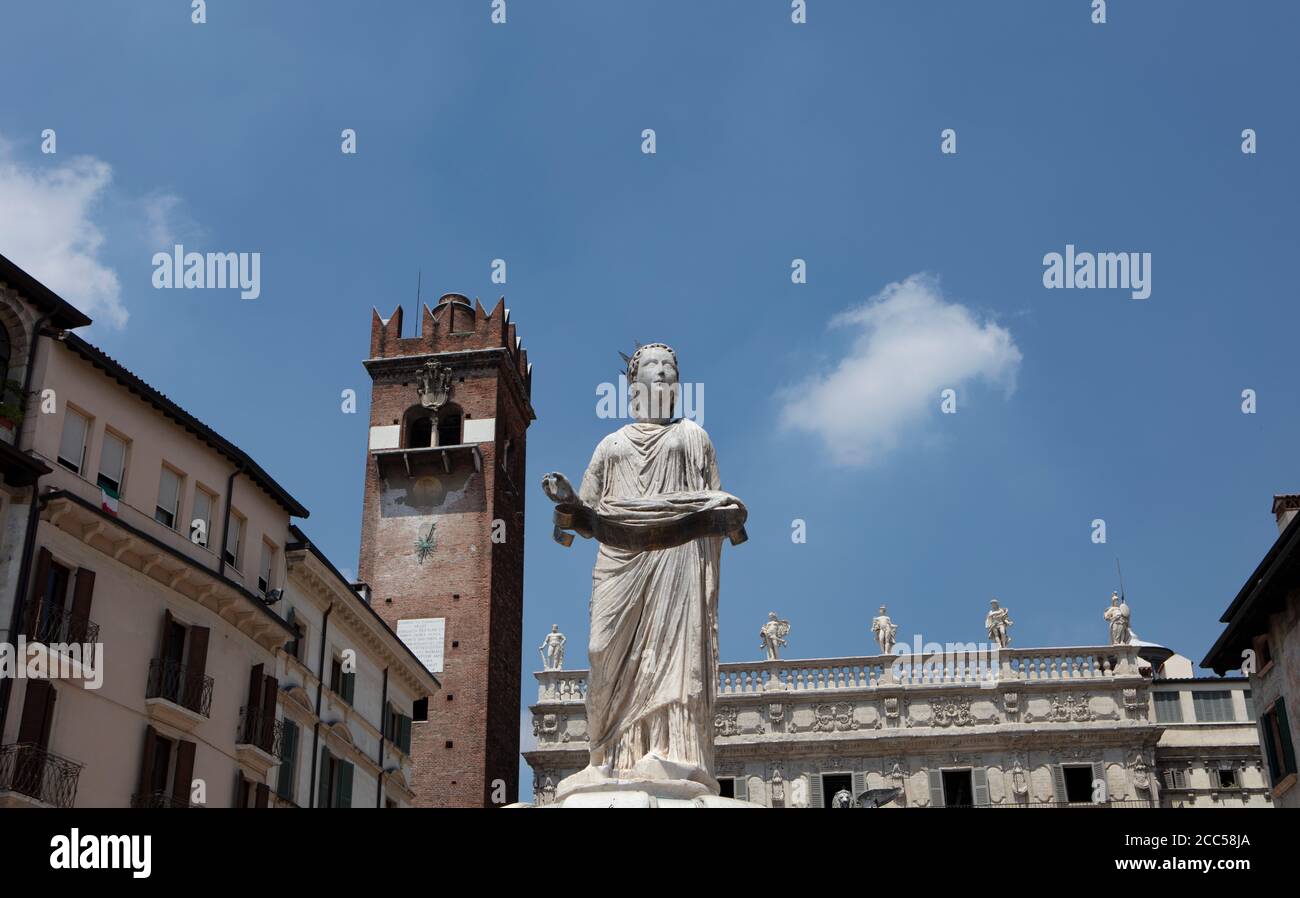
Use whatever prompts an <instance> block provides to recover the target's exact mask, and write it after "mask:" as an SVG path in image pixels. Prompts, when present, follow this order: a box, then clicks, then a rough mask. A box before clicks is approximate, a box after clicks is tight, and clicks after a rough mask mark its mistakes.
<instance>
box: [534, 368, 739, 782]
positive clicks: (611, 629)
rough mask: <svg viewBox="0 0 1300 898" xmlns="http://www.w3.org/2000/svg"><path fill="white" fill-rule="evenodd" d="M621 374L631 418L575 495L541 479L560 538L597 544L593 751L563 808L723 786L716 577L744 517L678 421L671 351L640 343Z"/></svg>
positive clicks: (703, 445) (704, 448) (598, 454)
mask: <svg viewBox="0 0 1300 898" xmlns="http://www.w3.org/2000/svg"><path fill="white" fill-rule="evenodd" d="M626 376H627V380H628V385H629V390H630V391H632V392H633V393H634V396H635V398H636V400H637V401H635V402H633V403H632V405H631V411H632V415H633V417H634V420H633V421H632V422H631V423H629V424H626V425H624V426H623V427H621V428H619V429H618V430H617V431H615V432H614V433H611V434H610V435H609V436H607V437H605V439H603V440H602V441H601V442H600V444H599V445H598V446H597V447H596V451H595V453H594V454H593V455H592V457H591V463H590V464H589V465H588V466H587V471H586V474H585V475H584V476H583V478H582V485H581V487H580V488H579V489H578V490H576V491H575V490H574V489H573V486H572V484H570V483H569V481H568V480H567V479H566V478H565V477H564V475H563V474H559V473H550V474H547V475H546V476H545V477H544V478H543V479H542V489H543V491H544V492H545V493H546V495H547V497H548V498H550V499H551V501H553V502H555V503H556V508H555V539H556V541H557V542H559V543H561V544H562V545H570V544H571V543H572V542H573V535H572V534H573V533H576V534H578V535H579V536H582V537H584V538H587V539H595V540H596V542H597V543H599V548H598V550H597V554H596V564H595V568H594V570H593V571H592V589H591V604H590V610H591V636H590V643H589V647H588V650H587V655H588V658H589V660H590V668H591V669H590V673H589V675H588V679H587V694H586V705H587V725H588V728H589V732H590V757H589V763H588V766H587V767H586V768H584V769H583V770H580V771H579V772H578V773H575V774H573V775H572V776H570V777H567V778H566V779H565V780H563V781H562V782H561V783H560V784H559V785H558V786H557V787H556V799H557V801H563V800H564V799H565V798H566V796H569V795H578V794H580V793H586V792H603V791H609V790H618V789H626V788H633V787H635V788H637V789H641V790H642V791H647V790H649V791H652V792H653V794H655V795H658V796H660V797H670V798H672V799H673V800H678V799H691V800H693V799H694V798H696V797H699V796H706V795H708V794H709V793H712V795H714V796H716V795H717V794H718V791H719V788H718V782H717V780H716V779H715V778H714V776H713V735H714V726H713V724H714V701H715V697H716V690H717V682H718V570H719V566H720V565H719V562H720V559H721V553H722V540H723V538H724V537H727V538H729V539H730V540H731V543H732V544H733V545H738V544H740V543H742V542H744V541H745V539H746V538H747V537H746V535H745V529H744V523H745V518H746V514H747V512H746V510H745V506H744V503H742V502H741V501H740V500H739V499H738V498H736V497H735V496H733V495H731V494H730V493H726V492H723V491H722V489H721V481H720V479H719V476H718V463H717V457H716V455H715V453H714V449H713V443H712V441H711V440H710V439H709V435H708V434H707V433H705V432H704V429H703V428H701V427H700V426H699V425H698V424H696V423H695V422H694V421H691V420H689V419H679V418H673V417H672V416H673V414H674V406H675V402H676V397H677V396H678V395H679V387H678V384H679V378H678V368H677V354H676V353H675V352H673V350H672V348H671V347H669V346H667V345H665V344H663V343H649V344H646V345H643V346H639V347H638V348H637V350H636V352H635V353H634V354H633V355H632V356H631V358H628V359H627V372H626ZM633 388H635V389H634V390H633ZM569 531H572V533H570V532H569Z"/></svg>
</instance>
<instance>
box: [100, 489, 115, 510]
mask: <svg viewBox="0 0 1300 898" xmlns="http://www.w3.org/2000/svg"><path fill="white" fill-rule="evenodd" d="M99 507H100V508H102V509H104V511H106V512H108V513H109V514H111V515H112V516H113V517H117V490H115V489H112V488H110V487H107V486H102V485H101V486H100V488H99Z"/></svg>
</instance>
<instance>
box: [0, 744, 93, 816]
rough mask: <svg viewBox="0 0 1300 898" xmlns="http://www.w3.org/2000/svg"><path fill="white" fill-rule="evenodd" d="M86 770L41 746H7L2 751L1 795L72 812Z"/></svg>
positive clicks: (0, 758)
mask: <svg viewBox="0 0 1300 898" xmlns="http://www.w3.org/2000/svg"><path fill="white" fill-rule="evenodd" d="M83 766H85V765H83V764H78V763H77V762H76V761H71V760H69V759H67V758H65V757H62V756H60V755H56V754H55V753H54V752H52V751H46V750H45V749H43V748H41V747H40V746H39V745H33V744H31V743H27V742H20V743H17V744H15V745H5V746H3V747H0V792H17V793H19V794H21V795H26V796H27V797H28V798H33V799H35V800H36V801H39V802H41V803H42V804H47V805H49V806H51V807H56V808H70V807H72V803H73V801H75V800H76V797H77V780H78V779H79V778H80V777H81V768H82V767H83Z"/></svg>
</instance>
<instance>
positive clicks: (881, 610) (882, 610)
mask: <svg viewBox="0 0 1300 898" xmlns="http://www.w3.org/2000/svg"><path fill="white" fill-rule="evenodd" d="M877 613H878V614H884V613H885V606H884V605H881V606H880V611H879V612H877Z"/></svg>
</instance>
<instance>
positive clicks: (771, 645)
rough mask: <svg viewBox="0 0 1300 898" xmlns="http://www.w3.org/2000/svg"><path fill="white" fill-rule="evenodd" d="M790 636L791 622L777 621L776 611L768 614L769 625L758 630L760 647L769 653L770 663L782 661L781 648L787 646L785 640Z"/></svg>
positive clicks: (764, 625) (766, 624)
mask: <svg viewBox="0 0 1300 898" xmlns="http://www.w3.org/2000/svg"><path fill="white" fill-rule="evenodd" d="M789 635H790V622H789V621H788V620H777V617H776V612H775V611H770V612H768V615H767V623H765V624H763V626H761V627H759V629H758V639H759V642H758V647H759V648H760V649H762V650H763V651H764V652H766V653H767V660H768V661H777V660H780V651H781V648H782V647H783V646H784V645H785V638H786V637H787V636H789Z"/></svg>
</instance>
